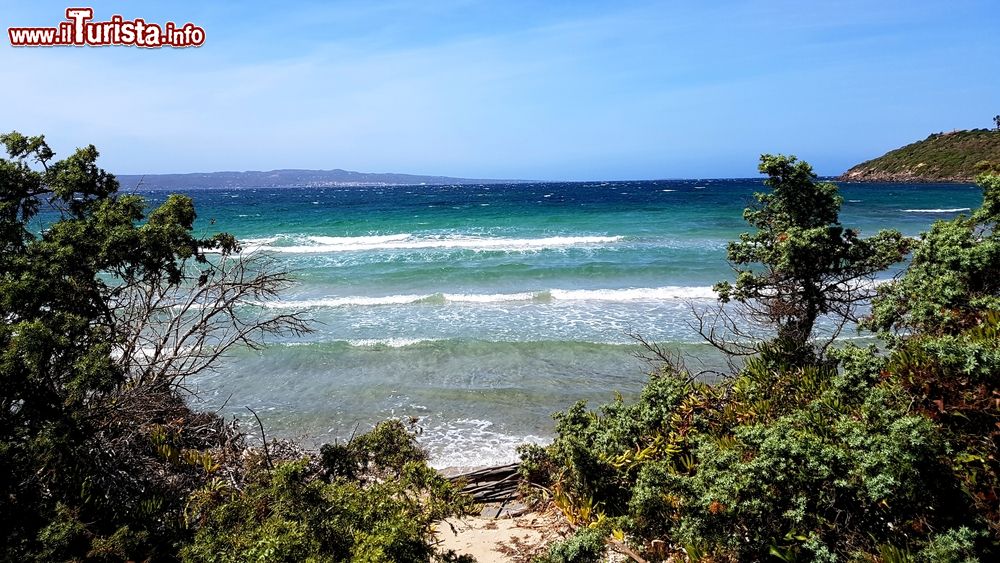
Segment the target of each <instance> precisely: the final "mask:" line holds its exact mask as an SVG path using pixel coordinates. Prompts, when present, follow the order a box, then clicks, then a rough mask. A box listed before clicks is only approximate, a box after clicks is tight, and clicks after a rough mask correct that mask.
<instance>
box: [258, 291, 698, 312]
mask: <svg viewBox="0 0 1000 563" xmlns="http://www.w3.org/2000/svg"><path fill="white" fill-rule="evenodd" d="M714 298H715V292H714V291H713V290H712V288H711V287H709V286H698V287H680V286H665V287H636V288H625V289H550V290H546V291H534V292H532V291H524V292H518V293H432V294H408V295H386V296H381V297H367V296H345V297H327V298H319V299H300V300H289V301H267V302H261V303H259V305H260V306H262V307H267V308H271V309H312V308H318V307H349V306H378V305H408V304H413V303H421V302H425V303H505V302H516V301H547V300H558V301H661V300H672V299H714Z"/></svg>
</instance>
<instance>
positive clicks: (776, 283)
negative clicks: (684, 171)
mask: <svg viewBox="0 0 1000 563" xmlns="http://www.w3.org/2000/svg"><path fill="white" fill-rule="evenodd" d="M760 169H761V172H763V173H765V174H767V175H768V176H769V180H768V182H767V185H768V187H770V188H771V191H769V192H767V193H765V194H762V195H760V196H759V197H758V198H757V203H756V205H755V206H754V207H751V208H750V209H748V210H747V212H746V214H745V217H746V218H747V220H748V221H749V222H750V224H751V225H752V226H754V227H756V230H755V231H754V232H751V233H747V234H744V235H743V236H742V237H741V238H740V240H739V241H738V242H734V243H732V244H731V245H730V249H729V255H730V261H731V262H732V263H733V265H734V269H735V270H736V274H737V278H736V283H735V285H730V284H729V283H725V282H723V283H722V284H720V285H719V286H718V287H719V289H720V290H721V291H720V299H721V300H723V301H727V300H733V299H735V300H737V301H738V302H741V303H742V300H744V299H748V300H752V302H753V303H755V305H754V306H753V308H751V309H749V316H748V317H747V316H742V317H741V316H740V315H739V314H738V313H739V312H740V311H746V309H742V310H741V309H737V310H736V314H735V315H731V316H727V317H726V320H727V323H728V324H727V325H725V326H734V327H735V325H736V323H738V322H739V321H741V320H742V321H747V322H750V323H755V324H759V323H761V322H769V323H770V325H771V329H772V331H771V334H772V335H773V336H772V338H770V339H767V340H762V341H757V342H755V343H754V344H753V349H752V350H749V349H747V347H748V345H747V344H743V345H742V347H741V348H739V349H738V350H736V351H735V352H734V353H741V354H744V355H745V356H746V359H745V361H744V362H743V363H742V365H741V366H740V367H738V368H737V369H735V371H734V372H733V373H732V374H730V375H729V376H728V377H726V378H724V379H723V380H722V381H721V382H720V383H716V384H708V383H703V382H701V381H700V380H699V378H698V374H697V373H692V372H691V371H689V370H687V369H686V368H685V367H684V365H683V363H682V362H680V361H673V362H668V363H667V364H666V365H664V366H663V367H662V368H661V369H660V370H659V371H658V372H656V373H653V374H651V376H650V380H649V382H648V384H647V385H646V387H645V389H644V390H643V392H642V394H641V396H640V397H639V399H638V400H637V401H635V402H626V401H625V400H623V399H622V398H621V397H618V398H616V399H615V400H614V401H612V402H611V403H608V404H605V405H603V406H600V407H599V408H598V409H596V410H589V409H588V408H587V406H586V405H585V404H584V403H578V404H576V405H575V406H573V407H572V408H570V409H569V410H567V411H565V412H562V413H559V414H557V415H556V438H555V440H554V442H553V443H552V445H550V446H547V447H540V446H526V447H522V449H521V454H522V458H523V465H522V471H523V472H524V475H525V476H526V477H527V478H529V479H531V480H533V481H535V482H537V483H541V484H542V485H544V488H545V489H546V491H547V492H548V494H549V495H550V497H551V498H552V500H553V501H554V502H555V504H556V505H557V506H558V507H559V508H560V509H561V510H562V511H563V512H564V513H565V514H566V517H567V519H568V520H569V521H570V522H571V523H573V524H574V525H575V526H577V528H578V530H579V532H578V534H577V535H576V536H574V537H573V538H571V539H570V540H568V541H567V542H565V543H563V544H558V545H554V546H553V547H552V548H551V550H550V552H549V555H548V558H547V559H546V561H551V562H556V561H598V560H600V558H601V557H602V556H603V554H604V553H605V552H606V550H607V549H608V548H609V546H610V548H611V549H618V548H620V546H626V545H627V546H630V547H629V551H631V552H632V554H634V556H633V559H636V560H647V561H661V560H674V561H684V560H688V561H873V562H883V561H885V562H890V561H891V562H905V561H927V562H940V561H963V562H966V561H987V560H993V559H992V558H993V557H995V556H996V553H997V542H998V540H1000V518H998V512H997V499H998V496H997V491H998V485H1000V482H998V479H997V475H998V470H1000V464H998V452H997V438H998V428H1000V404H998V399H997V397H998V396H1000V385H998V384H1000V338H998V336H1000V282H998V278H997V276H996V273H997V272H998V271H1000V232H998V231H997V222H998V220H1000V177H998V176H996V175H983V176H981V177H980V178H979V180H978V181H979V185H980V186H981V187H982V189H983V194H984V200H983V205H982V207H980V208H979V209H978V210H976V211H975V212H974V213H973V214H972V215H971V216H969V217H964V216H960V217H958V218H956V219H954V220H952V221H940V222H938V223H936V224H935V225H934V226H933V227H932V229H931V230H930V231H929V232H927V233H926V234H924V235H923V236H922V237H921V239H920V240H919V241H913V242H912V244H913V245H914V248H913V255H912V259H911V262H910V265H909V267H908V268H907V270H906V271H905V273H904V274H903V275H902V276H901V277H899V278H898V279H896V280H894V281H890V282H888V283H885V284H882V285H880V286H878V288H877V292H876V293H875V295H874V306H873V309H872V312H871V314H870V315H869V316H867V317H866V318H865V319H863V320H862V324H863V326H865V327H867V328H868V329H871V330H874V331H877V332H878V333H879V334H880V335H881V336H882V341H883V342H885V343H886V345H885V347H884V348H881V349H880V348H878V347H876V346H874V345H872V346H867V347H860V346H856V345H853V344H848V345H846V346H841V347H826V346H824V345H823V344H822V343H821V341H819V340H817V339H816V338H815V336H816V335H815V333H814V327H813V324H812V322H811V321H812V320H814V319H815V314H816V313H815V312H816V311H817V309H821V310H822V312H827V311H832V312H834V313H842V312H843V311H844V309H840V308H830V307H824V306H822V305H821V304H823V303H827V301H822V300H820V299H821V298H816V299H815V300H811V299H810V298H809V296H811V295H812V291H814V290H817V289H818V290H819V291H820V292H821V293H823V294H824V296H826V297H825V298H827V299H829V298H831V297H830V296H834V297H835V296H837V295H840V293H839V292H841V291H844V288H845V287H855V284H854V283H853V282H854V281H860V280H861V279H862V278H866V277H868V276H870V275H871V274H872V273H874V271H875V270H876V269H878V268H879V267H884V266H886V265H888V264H891V263H893V262H895V261H898V260H900V259H901V258H902V257H903V254H904V253H905V252H906V251H907V250H908V249H909V246H910V244H911V242H909V241H906V240H905V239H902V238H901V237H899V235H898V233H891V232H884V233H879V234H876V235H875V236H874V237H872V238H869V239H860V238H858V235H857V234H848V233H851V231H849V230H847V229H844V228H842V227H841V225H840V223H839V220H838V217H837V210H838V209H839V206H840V201H839V198H838V197H837V196H836V189H835V188H834V187H833V186H832V185H829V184H820V183H817V182H816V177H815V175H814V174H812V171H811V169H810V168H809V167H808V166H807V165H805V164H804V163H801V162H799V163H796V161H795V160H794V159H791V158H785V157H771V156H767V155H765V156H764V157H762V159H761V167H760ZM831 249H832V250H833V252H831ZM810 257H811V259H810ZM806 265H808V267H806ZM869 266H872V267H869ZM841 271H843V272H857V273H858V274H859V276H857V277H855V276H853V275H851V276H845V277H844V279H843V281H844V282H846V283H844V284H841V283H840V280H841V278H839V277H838V276H837V275H833V276H832V277H831V279H832V280H833V281H832V283H824V284H816V283H815V282H814V280H816V279H817V275H818V274H820V273H823V274H824V275H828V274H830V273H831V272H841ZM861 274H863V275H861ZM848 278H849V279H848ZM860 286H863V284H860V285H859V287H860ZM869 287H871V286H869ZM740 288H747V289H746V290H744V291H740ZM846 303H854V300H853V299H851V298H849V299H847V300H846ZM736 328H739V327H736ZM806 332H808V333H809V336H808V337H807V338H806V337H805V336H806ZM710 336H712V337H715V336H717V334H714V333H710ZM723 348H725V347H724V346H723ZM660 356H661V357H663V358H667V356H666V355H665V354H660ZM619 550H620V551H623V552H625V553H628V551H624V550H621V549H619Z"/></svg>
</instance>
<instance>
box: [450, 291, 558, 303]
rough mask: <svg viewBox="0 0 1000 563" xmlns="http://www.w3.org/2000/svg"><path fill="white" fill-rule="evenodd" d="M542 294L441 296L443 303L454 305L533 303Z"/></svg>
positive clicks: (461, 294) (457, 294)
mask: <svg viewBox="0 0 1000 563" xmlns="http://www.w3.org/2000/svg"><path fill="white" fill-rule="evenodd" d="M542 293H544V292H539V293H531V292H523V293H491V294H477V293H444V294H442V296H443V297H444V299H445V301H452V302H454V303H500V302H505V301H533V300H535V299H539V298H540V297H542Z"/></svg>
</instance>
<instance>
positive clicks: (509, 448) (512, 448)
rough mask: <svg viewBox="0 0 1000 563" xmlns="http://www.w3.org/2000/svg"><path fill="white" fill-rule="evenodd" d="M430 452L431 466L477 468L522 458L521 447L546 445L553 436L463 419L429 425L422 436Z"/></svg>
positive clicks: (420, 439) (421, 440) (422, 442)
mask: <svg viewBox="0 0 1000 563" xmlns="http://www.w3.org/2000/svg"><path fill="white" fill-rule="evenodd" d="M418 440H419V442H420V443H421V445H423V446H424V447H426V448H427V449H428V450H429V452H430V465H431V467H434V468H436V469H444V468H463V469H473V468H478V467H488V466H495V465H503V464H507V463H513V462H515V461H517V460H518V456H517V451H516V449H517V446H519V445H521V444H529V443H530V444H539V445H545V444H548V443H549V442H551V439H550V438H545V437H542V436H535V435H531V434H528V435H524V436H516V435H512V434H507V433H504V432H501V431H499V430H498V429H496V428H494V424H493V423H492V422H490V421H488V420H479V419H471V418H463V419H459V420H455V421H447V422H442V423H439V424H436V425H434V426H432V427H430V428H427V429H426V430H425V431H424V432H423V433H422V434H421V435H420V437H419V438H418Z"/></svg>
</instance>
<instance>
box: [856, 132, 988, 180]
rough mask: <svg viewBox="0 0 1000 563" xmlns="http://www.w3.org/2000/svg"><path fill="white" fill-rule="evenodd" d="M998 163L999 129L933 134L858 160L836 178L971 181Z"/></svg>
mask: <svg viewBox="0 0 1000 563" xmlns="http://www.w3.org/2000/svg"><path fill="white" fill-rule="evenodd" d="M998 166H1000V131H996V130H988V129H971V130H968V131H952V132H950V133H934V134H933V135H931V136H929V137H927V138H926V139H924V140H923V141H917V142H916V143H912V144H909V145H906V146H905V147H901V148H898V149H896V150H892V151H889V152H887V153H885V154H884V155H882V156H880V157H878V158H875V159H872V160H869V161H867V162H862V163H861V164H858V165H857V166H855V167H853V168H851V169H850V170H848V171H847V172H845V173H844V174H843V175H842V176H841V177H840V178H839V179H840V180H846V181H856V182H971V181H972V180H973V178H975V177H976V175H977V174H979V173H980V172H983V171H985V170H987V169H991V168H997V167H998Z"/></svg>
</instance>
